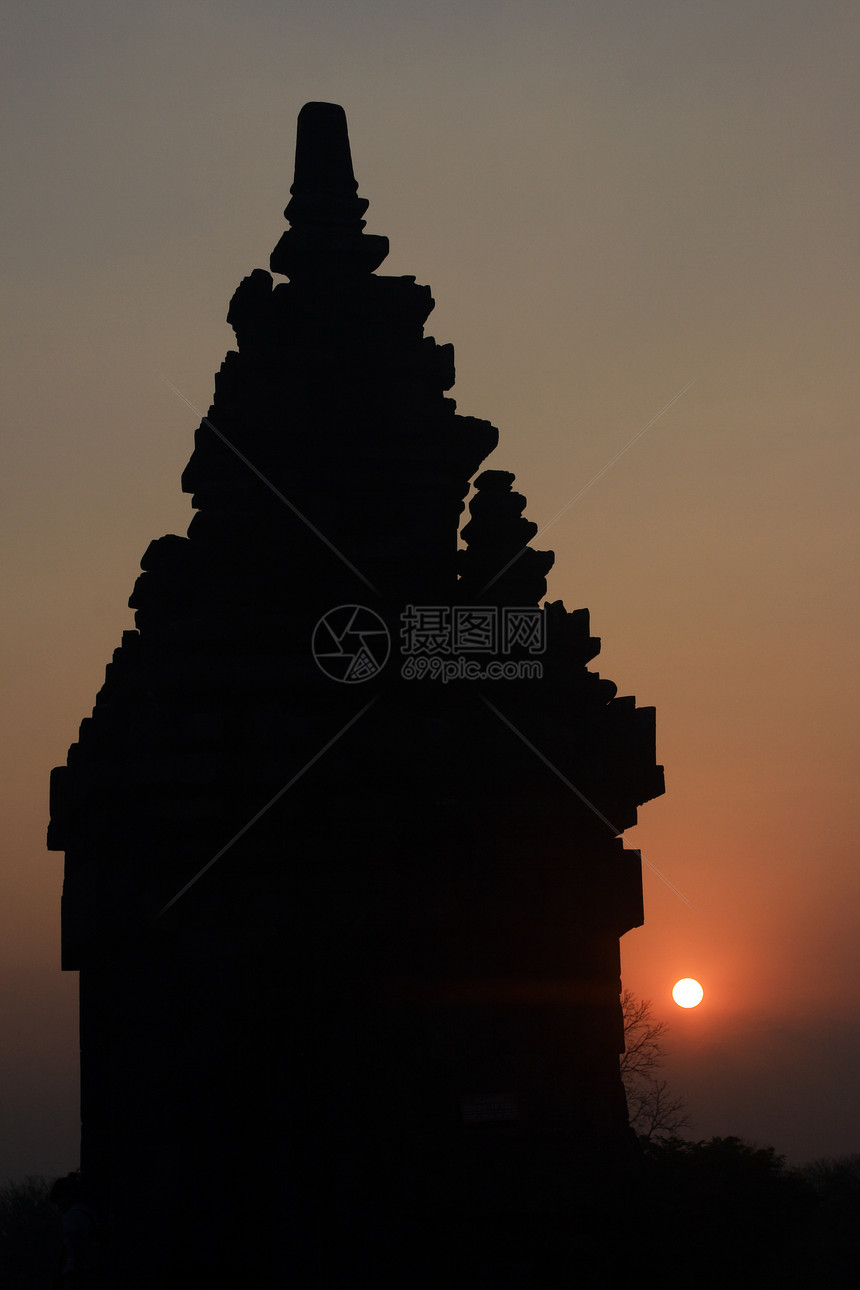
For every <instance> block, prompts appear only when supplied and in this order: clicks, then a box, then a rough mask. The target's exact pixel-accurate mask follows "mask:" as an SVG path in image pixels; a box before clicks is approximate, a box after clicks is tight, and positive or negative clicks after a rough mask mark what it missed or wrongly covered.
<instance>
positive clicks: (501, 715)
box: [481, 694, 696, 910]
mask: <svg viewBox="0 0 860 1290" xmlns="http://www.w3.org/2000/svg"><path fill="white" fill-rule="evenodd" d="M481 698H482V699H483V701H484V703H485V704H486V705H487V707H488V708H490V710H491V711H493V712H495V714H496V716H497V717H498V718H499V720H500V721H501V722H502V723H503V724H504V725H506V726H507V727H508V729H509V730H510V731H512V732H513V733H514V734H515V735H516V736H517V738H518V739H520V740H521V741H522V742H523V743H524V744H525V746H526V747H527V748H530V749H531V751H532V752H533V753H534V755H535V757H537V758H538V760H539V761H542V762H543V764H544V766H547V767H548V768H549V769H550V770H551V771H552V773H553V774H554V775H555V776H556V777H557V778H558V779H560V780H561V782H562V784H564V785H565V786H566V787H567V788H569V789H570V791H571V793H573V794H574V795H575V796H576V797H578V798H579V800H580V802H582V804H583V806H587V807H588V809H589V810H590V811H593V813H594V814H595V815H596V816H597V818H598V820H601V821H602V822H603V823H604V824H605V825H606V827H607V828H608V829H610V830H611V832H612V834H613V836H615V837H617V836H619V835H620V834H621V833H622V830H621V829H618V828H616V827H615V825H614V824H613V823H612V821H611V820H608V819H607V818H606V816H605V815H604V814H603V812H602V811H599V810H598V809H597V807H596V806H595V805H594V803H593V802H590V801H589V800H588V798H587V797H586V796H585V794H584V793H581V792H580V791H579V789H578V788H577V787H576V785H575V784H572V783H571V782H570V780H569V779H568V778H567V776H566V775H563V774H562V773H561V771H560V770H559V769H558V767H557V766H556V765H554V764H553V763H552V762H551V761H550V759H549V758H548V757H545V756H544V754H543V753H542V752H541V750H540V749H539V748H536V747H535V745H534V744H533V743H532V741H531V740H530V739H529V738H527V737H526V735H524V734H523V732H522V730H520V729H519V728H518V727H517V726H515V725H514V723H513V722H512V721H509V720H508V718H507V717H506V716H505V714H504V713H503V712H500V711H499V709H498V708H497V707H496V705H495V704H494V703H491V702H490V700H489V699H488V698H487V696H486V695H485V694H482V695H481ZM631 850H632V851H633V852H634V854H636V855H638V857H639V859H640V860H641V861H642V862H643V863H644V864H647V866H648V868H649V869H651V870H652V872H654V873H656V875H657V877H658V878H659V879H661V881H662V882H665V884H666V886H667V887H668V888H669V890H670V891H673V892H674V893H675V895H676V896H678V897H679V899H680V900H683V902H684V904H685V905H689V906H690V909H692V910H695V908H696V907H695V905H694V904H693V903H692V901H690V900H688V899H687V897H686V896H685V895H684V893H683V892H682V891H679V890H678V888H677V887H676V886H675V884H674V883H673V882H670V881H669V879H668V878H667V877H666V875H665V874H664V873H661V872H660V870H659V869H658V868H657V866H656V865H654V864H652V863H651V861H650V860H649V859H648V858H647V857H646V856H643V854H642V852H641V851H639V850H638V849H637V848H635V847H632V848H631Z"/></svg>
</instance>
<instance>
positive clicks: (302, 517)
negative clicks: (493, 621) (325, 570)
mask: <svg viewBox="0 0 860 1290" xmlns="http://www.w3.org/2000/svg"><path fill="white" fill-rule="evenodd" d="M161 379H162V381H164V384H165V385H169V386H170V388H171V390H172V391H173V393H174V394H175V395H176V397H177V398H178V399H181V400H182V402H183V403H184V404H186V406H187V407H189V408H190V409H191V411H192V412H193V413H194V415H195V416H198V417H200V419H201V421H202V422H203V424H204V425H205V426H207V427H208V428H209V429H210V430H211V431H212V433H213V434H214V435H217V436H218V438H219V439H220V440H221V442H222V443H224V444H226V445H227V447H228V448H229V449H230V451H231V452H233V453H235V454H236V456H237V457H238V458H239V460H240V461H241V462H243V463H244V464H245V465H246V466H247V467H248V469H249V470H250V471H253V473H254V474H255V475H256V476H257V478H258V479H261V480H262V481H263V483H264V484H265V485H266V487H267V488H270V489H271V490H272V492H273V493H274V494H275V496H276V497H277V498H279V499H280V500H281V501H282V502H283V503H284V505H285V506H287V507H289V509H290V510H291V511H292V512H293V514H294V515H296V516H298V518H299V519H300V520H301V521H302V523H303V524H306V525H307V527H308V528H309V529H310V531H311V532H312V533H315V534H316V536H317V537H318V538H319V540H320V542H322V543H323V544H324V545H325V546H327V547H328V549H329V550H330V551H333V552H334V554H335V555H336V556H337V558H338V559H339V560H341V561H342V562H343V563H344V564H345V565H346V567H347V568H348V569H350V570H351V571H352V572H353V573H354V574H355V576H356V577H357V578H360V579H361V581H362V582H363V583H364V585H365V586H366V587H367V588H369V590H370V591H372V592H373V594H374V595H375V596H378V595H380V594H381V593H380V591H379V589H378V587H374V585H373V583H372V582H371V581H370V579H369V578H365V576H364V574H363V573H362V572H361V570H360V569H356V567H355V565H354V564H353V563H352V561H351V560H349V559H348V558H347V557H346V556H345V555H344V553H343V552H342V551H340V550H338V548H337V547H336V546H335V545H334V543H333V542H330V541H329V540H328V538H327V537H326V535H325V534H324V533H321V532H320V530H319V529H318V528H317V526H316V525H315V524H314V523H313V522H312V521H311V520H309V519H308V517H307V515H303V514H302V512H301V511H300V510H299V508H298V507H297V506H294V505H293V503H292V502H291V501H290V499H289V497H285V496H284V494H283V493H282V492H281V491H280V489H279V488H276V487H275V485H274V484H273V483H272V481H271V479H268V478H267V477H266V476H265V475H264V474H263V472H262V471H261V470H258V469H257V467H256V466H255V465H254V463H253V461H249V459H248V458H247V457H246V456H245V454H244V453H243V452H240V451H239V449H238V448H237V447H236V445H235V444H234V443H231V442H230V440H229V439H228V438H227V436H226V435H225V434H222V433H221V431H220V430H219V429H218V427H217V426H216V425H213V424H212V422H211V421H210V420H209V418H208V417H204V416H203V414H202V413H201V412H200V411H199V410H198V409H197V408H195V406H194V404H193V403H192V402H191V400H190V399H186V397H185V395H184V394H183V393H182V391H181V390H178V389H177V388H176V386H175V385H174V384H173V382H172V381H168V379H167V377H166V376H162V378H161Z"/></svg>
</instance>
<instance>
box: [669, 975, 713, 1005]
mask: <svg viewBox="0 0 860 1290" xmlns="http://www.w3.org/2000/svg"><path fill="white" fill-rule="evenodd" d="M704 993H705V992H704V990H703V989H702V987H701V986H700V985H699V983H698V981H696V980H694V979H693V977H691V976H685V977H684V978H683V980H682V981H676V982H675V984H674V985H673V986H672V998H673V999H674V1000H675V1002H676V1003H677V1004H678V1007H679V1008H695V1007H697V1006H698V1005H699V1004H700V1003H701V1002H702V998H703V997H704Z"/></svg>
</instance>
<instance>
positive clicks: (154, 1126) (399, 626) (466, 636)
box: [49, 104, 663, 1290]
mask: <svg viewBox="0 0 860 1290" xmlns="http://www.w3.org/2000/svg"><path fill="white" fill-rule="evenodd" d="M291 193H292V196H291V200H290V203H289V205H288V207H287V210H286V216H287V219H288V221H289V223H290V228H289V230H288V231H287V232H286V233H285V234H284V235H283V237H282V238H281V240H280V241H279V243H278V245H277V247H276V249H275V251H274V252H273V254H272V257H271V269H272V273H269V272H266V271H264V270H262V269H256V270H254V271H253V272H252V273H251V274H250V276H249V277H247V278H245V280H244V281H243V282H242V284H241V285H240V287H239V288H238V290H237V291H236V294H235V295H234V297H233V300H232V301H231V304H230V310H229V314H228V320H229V321H230V323H231V324H232V326H233V327H234V330H235V332H236V336H237V342H238V350H237V351H235V352H230V353H228V355H227V357H226V359H225V361H224V363H223V364H222V367H221V370H220V372H219V373H218V376H217V377H216V382H215V397H214V401H213V404H212V406H211V408H210V409H209V412H208V414H207V416H206V417H204V418H203V420H202V422H201V424H200V426H199V428H198V430H197V432H196V437H195V446H194V451H193V453H192V456H191V459H190V461H189V464H188V466H187V468H186V470H185V473H184V475H183V481H182V482H183V488H184V489H185V490H186V491H187V492H189V493H190V494H191V495H192V504H193V506H194V508H195V512H196V513H195V516H194V518H193V520H192V523H191V525H190V527H189V530H188V535H187V537H178V536H166V537H162V538H159V539H157V540H156V541H154V542H152V543H151V544H150V546H149V547H148V548H147V550H146V552H145V553H144V556H143V558H142V560H141V565H142V569H143V572H142V574H141V576H140V577H139V578H138V580H137V583H136V585H135V588H134V592H133V595H132V597H131V601H130V603H131V605H132V606H133V607H134V608H135V610H136V630H135V631H130V632H125V633H124V634H123V639H122V644H121V645H120V647H119V648H118V649H117V650H116V652H115V654H114V658H113V661H112V662H111V663H110V664H109V665H108V668H107V674H106V679H105V684H104V686H103V688H102V690H101V691H100V692H99V694H98V697H97V700H96V706H95V709H94V711H93V715H92V717H91V718H88V719H86V720H85V721H84V722H83V723H82V725H81V731H80V737H79V740H78V742H77V743H76V744H75V745H73V747H72V748H71V749H70V751H69V758H68V764H67V766H65V767H61V768H59V769H58V770H56V771H55V772H54V776H53V779H52V824H51V833H50V840H49V845H50V846H51V847H52V848H54V849H57V850H65V852H66V877H65V884H64V891H63V965H64V967H65V968H67V969H69V970H77V971H79V972H80V983H81V1062H82V1167H83V1170H84V1173H85V1174H86V1175H87V1176H88V1178H89V1181H90V1184H91V1186H92V1187H93V1188H94V1189H95V1192H96V1194H97V1199H98V1202H99V1204H100V1206H101V1207H102V1209H103V1212H104V1215H105V1221H106V1229H107V1231H108V1233H109V1237H110V1240H109V1260H110V1261H109V1284H110V1285H111V1286H112V1287H116V1288H117V1290H119V1288H120V1287H122V1290H136V1288H137V1287H141V1288H142V1287H144V1286H145V1287H147V1290H151V1287H152V1286H153V1285H159V1286H172V1285H176V1286H196V1285H200V1286H207V1287H211V1286H221V1285H224V1286H225V1287H226V1286H230V1287H236V1286H254V1287H275V1286H282V1285H295V1286H297V1287H302V1288H303V1290H304V1288H305V1287H307V1288H308V1290H322V1288H323V1287H325V1288H326V1290H343V1287H346V1286H355V1287H359V1286H361V1287H363V1286H368V1287H371V1286H372V1287H374V1288H375V1290H378V1288H379V1287H391V1288H392V1290H394V1288H395V1287H397V1290H400V1288H401V1287H405V1286H409V1287H413V1286H423V1285H425V1284H426V1285H427V1286H428V1287H429V1286H431V1285H432V1286H434V1287H436V1286H438V1285H441V1284H446V1285H449V1286H456V1285H459V1284H461V1283H462V1284H464V1285H465V1284H468V1285H470V1286H475V1285H481V1284H483V1283H486V1284H487V1285H493V1286H500V1285H507V1284H510V1285H514V1284H526V1283H527V1282H525V1281H517V1280H516V1279H515V1278H516V1276H517V1275H520V1273H517V1272H516V1271H515V1269H517V1268H520V1269H521V1270H522V1269H525V1272H524V1273H523V1275H526V1276H531V1277H532V1282H528V1284H532V1283H533V1284H549V1283H550V1280H549V1278H550V1276H551V1275H552V1270H551V1267H550V1265H551V1263H552V1260H553V1259H556V1258H557V1259H561V1258H562V1255H561V1254H560V1253H559V1250H561V1248H562V1246H564V1239H563V1234H564V1233H568V1234H569V1233H570V1231H571V1230H572V1228H571V1224H574V1223H575V1221H576V1215H577V1213H578V1212H579V1211H580V1210H581V1207H582V1205H583V1204H584V1203H585V1202H586V1200H587V1199H588V1197H589V1196H590V1195H591V1194H592V1193H593V1190H594V1188H595V1187H596V1186H599V1185H602V1183H603V1182H606V1181H607V1180H609V1181H611V1180H612V1178H613V1177H617V1176H618V1175H619V1174H620V1173H622V1172H623V1171H624V1169H625V1168H626V1167H627V1165H628V1163H629V1159H630V1153H631V1150H632V1148H631V1141H630V1133H629V1129H628V1125H627V1111H626V1106H625V1101H624V1094H623V1090H622V1087H621V1083H620V1078H619V1075H618V1054H619V1051H620V1048H621V1046H622V1043H623V1036H622V1021H621V1011H620V1004H619V989H620V979H619V978H620V972H619V938H620V936H622V935H623V933H624V932H625V931H627V930H628V929H629V928H631V927H634V926H637V925H638V924H640V923H641V922H642V888H641V872H640V861H639V857H638V855H637V853H635V852H630V851H626V850H625V849H624V847H623V844H622V842H621V840H620V834H621V833H622V832H623V830H624V829H626V828H628V827H630V826H631V825H632V824H634V823H635V821H636V810H637V807H638V806H639V805H640V804H642V803H643V802H645V801H648V800H649V799H650V798H653V797H655V796H656V795H658V794H659V793H661V792H662V791H663V781H662V771H661V768H660V767H658V766H656V765H655V751H654V713H653V710H652V709H650V708H637V707H636V705H635V701H634V700H633V699H626V698H618V697H616V692H615V687H614V686H613V685H612V683H611V682H609V681H606V680H603V679H601V678H600V677H599V676H598V675H597V673H595V672H593V671H590V670H589V669H588V667H587V664H588V663H589V662H590V660H591V659H592V658H593V657H594V656H595V655H596V654H597V652H598V650H599V641H597V640H595V639H594V638H592V637H591V635H590V632H589V622H588V613H587V611H586V610H578V611H576V612H574V613H568V612H567V611H566V610H565V608H564V606H563V605H561V604H560V603H558V602H557V603H554V604H542V602H543V599H544V597H545V594H546V574H547V572H548V570H549V568H550V566H551V564H552V561H553V556H552V553H545V552H540V551H537V550H534V549H532V548H531V547H530V545H529V543H530V542H531V540H532V538H533V537H534V535H535V531H536V528H535V525H534V524H532V523H530V522H529V521H528V520H526V519H525V518H524V517H523V510H524V507H525V499H524V498H523V497H522V496H521V495H520V494H518V493H516V492H515V491H513V488H512V484H513V476H512V475H510V474H508V473H506V472H505V471H503V470H498V469H484V470H483V471H482V472H481V466H482V464H483V462H484V460H485V459H486V457H487V456H488V455H489V453H490V452H491V451H492V450H493V448H494V447H495V446H496V441H497V438H498V435H497V431H496V430H495V429H494V427H493V426H491V425H490V424H489V423H488V422H486V421H481V420H478V419H475V418H472V417H464V416H461V415H459V414H458V413H457V412H456V407H455V404H454V402H453V400H452V399H451V398H449V397H447V393H446V392H447V391H448V390H449V389H450V388H451V386H452V385H453V383H454V360H453V350H452V347H451V346H450V345H439V344H437V343H436V341H435V340H433V339H432V338H430V337H425V336H424V324H425V322H426V320H427V318H428V316H429V314H430V311H431V310H432V307H433V300H432V298H431V296H430V292H429V289H428V288H426V287H422V286H419V285H417V284H416V282H415V280H414V279H413V278H409V277H397V278H392V277H384V276H381V275H378V274H377V273H376V272H375V270H376V269H377V268H378V267H379V265H380V264H381V263H382V261H383V259H384V258H385V255H386V253H387V249H388V245H387V241H386V239H385V238H382V237H376V236H371V235H369V234H367V233H365V232H364V220H363V216H364V214H365V211H366V208H367V203H366V202H365V201H364V200H363V199H360V198H359V197H358V196H357V185H356V182H355V178H354V175H353V169H352V160H351V156H350V148H349V141H348V137H347V131H346V122H345V118H344V115H343V111H342V109H340V108H339V107H336V106H334V105H331V104H308V105H307V106H306V107H305V108H304V109H303V110H302V112H301V114H300V117H299V128H298V141H297V149H296V170H295V182H294V184H293V187H292V190H291ZM272 274H275V275H277V276H278V280H277V282H276V281H275V280H274V279H273V277H272ZM284 278H286V279H288V280H284ZM476 476H477V478H475V477H476ZM473 478H475V490H474V493H473V496H472V500H471V502H470V518H469V520H468V523H466V524H465V526H464V527H463V528H462V531H460V524H461V516H462V512H463V509H464V498H465V497H466V496H467V495H468V493H469V490H470V481H471V480H472V479H473ZM458 537H461V538H462V543H463V544H464V545H462V546H461V548H460V549H458ZM559 1234H562V1235H559ZM556 1238H558V1240H556ZM554 1242H555V1243H554ZM553 1251H554V1252H553ZM554 1266H556V1265H553V1267H554ZM558 1266H560V1264H558ZM512 1269H514V1270H513V1271H512ZM482 1278H483V1281H482ZM512 1278H513V1279H512Z"/></svg>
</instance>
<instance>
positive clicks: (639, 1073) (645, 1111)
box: [621, 990, 690, 1142]
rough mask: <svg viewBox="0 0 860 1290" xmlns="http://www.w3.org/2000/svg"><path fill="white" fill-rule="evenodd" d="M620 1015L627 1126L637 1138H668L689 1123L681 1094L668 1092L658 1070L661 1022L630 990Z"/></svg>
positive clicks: (661, 1059) (661, 1053)
mask: <svg viewBox="0 0 860 1290" xmlns="http://www.w3.org/2000/svg"><path fill="white" fill-rule="evenodd" d="M621 1011H622V1013H623V1016H624V1052H623V1053H622V1055H621V1079H622V1082H623V1084H624V1091H625V1093H626V1094H627V1109H628V1111H629V1114H630V1125H631V1128H632V1129H633V1130H634V1131H635V1133H636V1134H637V1136H638V1137H640V1138H645V1139H646V1140H647V1141H649V1142H650V1141H651V1139H652V1138H663V1137H669V1136H671V1135H673V1134H677V1133H678V1132H679V1131H680V1130H681V1129H686V1128H688V1127H689V1125H690V1117H689V1115H688V1114H687V1107H686V1104H685V1102H684V1099H683V1098H682V1097H677V1096H675V1095H674V1094H673V1093H671V1092H670V1090H669V1086H668V1082H667V1081H666V1080H665V1079H663V1077H662V1074H661V1069H662V1066H663V1062H664V1060H665V1057H666V1049H665V1047H664V1044H663V1040H664V1036H665V1035H666V1033H667V1031H668V1026H667V1025H666V1023H665V1021H655V1020H654V1017H653V1016H652V1014H651V1001H650V999H639V998H637V996H636V995H635V994H633V992H632V991H631V990H625V991H624V992H623V994H622V995H621Z"/></svg>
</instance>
